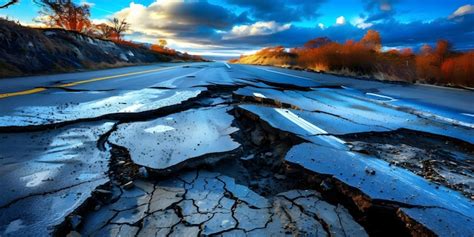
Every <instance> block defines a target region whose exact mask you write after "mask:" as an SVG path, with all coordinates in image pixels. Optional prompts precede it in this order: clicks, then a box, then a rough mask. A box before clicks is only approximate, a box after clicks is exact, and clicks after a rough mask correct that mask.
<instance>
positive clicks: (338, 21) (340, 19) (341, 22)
mask: <svg viewBox="0 0 474 237" xmlns="http://www.w3.org/2000/svg"><path fill="white" fill-rule="evenodd" d="M345 24H346V18H345V17H344V16H340V17H338V18H336V25H345Z"/></svg>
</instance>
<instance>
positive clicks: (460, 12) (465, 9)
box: [449, 4, 474, 19]
mask: <svg viewBox="0 0 474 237" xmlns="http://www.w3.org/2000/svg"><path fill="white" fill-rule="evenodd" d="M473 13H474V5H470V4H468V5H464V6H462V7H460V8H458V9H457V10H456V11H455V12H453V14H451V15H450V16H449V19H453V18H456V17H461V16H465V15H469V14H473Z"/></svg>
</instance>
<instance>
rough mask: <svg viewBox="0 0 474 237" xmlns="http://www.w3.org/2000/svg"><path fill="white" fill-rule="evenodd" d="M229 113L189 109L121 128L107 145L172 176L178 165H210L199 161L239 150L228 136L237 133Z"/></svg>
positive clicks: (222, 109)
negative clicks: (116, 147)
mask: <svg viewBox="0 0 474 237" xmlns="http://www.w3.org/2000/svg"><path fill="white" fill-rule="evenodd" d="M230 109H231V108H229V107H222V106H221V107H215V108H203V109H196V110H194V109H193V110H188V111H185V112H181V113H177V114H170V115H168V116H165V117H163V118H158V119H155V120H151V121H146V122H134V123H127V124H121V125H119V126H118V128H117V130H116V131H114V132H113V133H112V134H111V135H110V137H109V142H111V143H112V144H114V145H118V146H121V147H123V148H124V149H127V150H128V151H129V153H130V155H131V157H132V160H133V161H134V163H136V164H137V165H140V166H145V167H148V168H151V169H154V170H156V171H157V172H164V171H165V170H173V172H175V171H174V169H173V167H175V166H177V165H179V164H181V163H186V162H191V161H192V162H195V163H206V162H211V161H209V160H208V159H206V158H199V157H202V156H205V155H208V154H215V153H224V152H230V151H233V150H235V149H237V148H239V147H240V144H239V143H237V142H235V141H234V140H233V139H232V138H231V136H230V135H231V134H232V133H234V132H237V131H238V128H235V127H233V126H232V121H233V119H234V118H233V116H231V115H230V114H229V113H228V112H229V110H230ZM214 162H215V161H214ZM181 166H183V165H181ZM185 166H187V167H189V166H190V165H189V164H188V165H185Z"/></svg>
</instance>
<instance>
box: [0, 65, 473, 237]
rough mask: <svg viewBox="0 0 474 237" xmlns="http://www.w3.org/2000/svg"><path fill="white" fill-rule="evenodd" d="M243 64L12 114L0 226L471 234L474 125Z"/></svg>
mask: <svg viewBox="0 0 474 237" xmlns="http://www.w3.org/2000/svg"><path fill="white" fill-rule="evenodd" d="M230 73H231V72H230ZM231 75H232V74H231ZM231 78H233V79H232V80H230V79H229V81H222V80H220V81H219V82H213V81H208V80H206V79H202V78H200V77H199V76H188V77H183V78H179V79H176V80H174V81H172V82H166V83H164V84H163V85H157V86H156V87H153V88H146V89H143V90H140V91H130V92H124V93H121V94H119V95H116V96H113V97H108V98H107V99H96V100H92V101H91V102H88V103H87V104H84V103H81V104H79V103H77V104H75V103H72V102H71V103H68V104H63V105H61V106H58V107H47V108H45V107H29V108H23V109H22V110H21V111H17V114H16V115H12V116H4V117H2V118H1V120H2V121H1V122H2V124H3V125H5V126H3V127H1V128H0V144H1V147H3V148H8V149H2V150H1V151H0V162H1V166H0V178H1V180H2V182H1V184H0V187H1V190H2V194H1V196H2V198H1V199H0V236H50V235H54V236H474V228H473V227H474V208H473V207H474V204H473V199H474V179H473V178H474V175H473V172H474V170H473V167H474V166H473V162H474V160H473V157H474V145H473V142H474V131H473V128H471V127H466V126H462V125H458V124H456V125H453V124H449V123H447V122H445V121H439V120H436V119H433V118H430V117H426V116H422V115H420V114H418V113H415V112H414V111H411V110H407V109H403V108H395V107H393V106H391V105H389V104H388V103H386V101H384V100H380V99H377V98H372V97H370V96H368V95H367V94H364V93H359V92H357V91H353V90H348V89H345V88H343V87H340V86H334V85H321V84H319V83H318V84H316V83H314V84H311V83H310V84H309V85H308V82H305V83H301V84H299V83H293V82H291V83H290V82H288V83H285V82H282V81H271V80H264V79H261V78H255V77H252V76H251V75H248V77H247V78H241V77H239V78H237V76H235V77H231ZM92 92H93V91H72V92H71V91H62V90H58V91H52V92H51V93H52V94H53V95H57V96H64V94H66V93H92ZM94 93H108V92H107V91H101V92H94ZM84 108H87V110H85V109H84ZM78 111H87V112H78ZM26 115H28V116H26Z"/></svg>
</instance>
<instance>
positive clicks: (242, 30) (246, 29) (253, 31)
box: [224, 21, 291, 39]
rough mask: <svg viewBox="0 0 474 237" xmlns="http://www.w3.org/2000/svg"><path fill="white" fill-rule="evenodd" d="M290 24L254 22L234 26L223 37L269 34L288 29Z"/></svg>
mask: <svg viewBox="0 0 474 237" xmlns="http://www.w3.org/2000/svg"><path fill="white" fill-rule="evenodd" d="M290 27H291V24H289V23H288V24H279V23H277V22H275V21H268V22H262V21H260V22H256V23H254V24H251V25H239V26H234V27H233V28H232V30H231V32H230V34H229V35H226V36H225V37H224V39H231V38H240V37H246V36H258V35H271V34H274V33H277V32H281V31H285V30H288V29H289V28H290Z"/></svg>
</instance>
